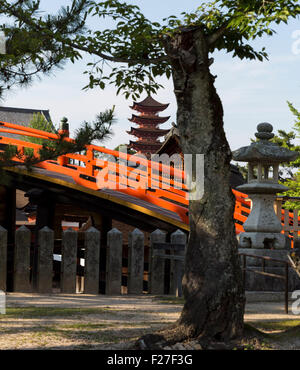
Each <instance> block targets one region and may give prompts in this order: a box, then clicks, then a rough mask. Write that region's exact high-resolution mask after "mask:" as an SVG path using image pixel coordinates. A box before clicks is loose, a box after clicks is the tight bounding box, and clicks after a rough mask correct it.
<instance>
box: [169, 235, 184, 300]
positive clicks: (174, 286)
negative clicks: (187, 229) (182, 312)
mask: <svg viewBox="0 0 300 370" xmlns="http://www.w3.org/2000/svg"><path fill="white" fill-rule="evenodd" d="M186 241H187V238H186V234H185V233H184V232H182V231H181V230H177V231H175V232H174V233H173V234H171V245H172V244H182V246H184V247H185V246H186ZM171 254H173V255H174V254H175V255H177V256H184V255H185V250H184V249H183V250H176V251H173V253H171ZM183 271H184V262H183V261H179V260H171V279H170V294H174V295H176V297H181V296H182V278H183Z"/></svg>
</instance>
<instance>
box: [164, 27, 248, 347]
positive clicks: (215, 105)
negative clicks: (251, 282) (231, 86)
mask: <svg viewBox="0 0 300 370" xmlns="http://www.w3.org/2000/svg"><path fill="white" fill-rule="evenodd" d="M167 52H168V53H169V55H171V54H172V58H171V61H172V68H173V80H174V87H175V94H176V98H177V104H178V112H177V125H178V129H179V132H180V137H181V146H182V149H183V152H184V153H190V154H194V153H196V154H197V153H198V154H204V160H205V164H204V175H205V180H204V196H203V197H202V199H200V200H192V201H190V205H189V218H190V236H189V241H188V246H187V251H186V261H185V274H184V278H183V293H184V297H185V305H184V308H183V311H182V313H181V317H180V319H179V322H178V324H179V327H180V332H181V333H182V334H183V336H185V337H201V338H207V339H215V340H224V341H226V340H229V339H232V338H234V337H237V336H240V335H241V334H242V331H243V315H244V303H245V298H244V290H243V286H242V274H241V268H240V265H239V260H238V255H237V239H236V235H235V227H234V220H233V211H234V196H233V193H232V191H231V188H230V183H229V175H230V160H231V151H230V148H229V145H228V142H227V140H226V137H225V133H224V128H223V109H222V103H221V100H220V98H219V96H218V94H217V92H216V89H215V87H214V77H213V76H212V75H211V74H210V71H209V64H210V63H209V59H208V46H207V42H206V40H205V38H204V36H203V34H202V32H201V30H199V29H198V30H191V31H183V32H182V33H181V34H178V35H177V36H175V37H174V38H173V39H170V40H169V45H168V48H167ZM176 53H177V56H178V57H177V58H175V57H176Z"/></svg>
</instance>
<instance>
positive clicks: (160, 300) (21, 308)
mask: <svg viewBox="0 0 300 370" xmlns="http://www.w3.org/2000/svg"><path fill="white" fill-rule="evenodd" d="M181 309H182V299H175V298H171V297H167V296H163V297H155V296H149V295H145V296H127V295H126V296H125V295H124V296H106V295H105V296H104V295H102V296H101V295H97V296H94V295H84V294H76V295H75V294H73V295H66V294H53V295H41V294H21V293H19V294H18V293H8V294H7V295H6V314H0V349H73V350H74V349H130V348H132V346H133V344H134V343H135V341H136V340H137V339H138V338H139V337H141V336H142V335H144V334H146V333H150V332H152V331H155V330H157V329H160V328H163V327H165V326H167V325H168V324H170V323H172V322H174V321H176V320H177V318H178V317H179V315H180V312H181ZM245 322H246V323H251V324H254V325H255V327H257V328H258V329H260V330H262V331H263V333H266V335H267V337H266V340H264V339H263V340H261V341H260V343H259V347H258V348H259V349H269V348H270V349H271V348H273V349H274V348H276V349H277V348H278V349H279V348H280V349H300V330H299V333H298V329H299V328H298V326H299V325H300V315H294V314H293V313H292V312H291V310H290V313H289V314H286V313H285V312H284V305H283V302H261V303H255V302H254V303H248V304H247V305H246V312H245ZM289 327H292V328H293V335H285V336H284V333H285V331H286V329H287V328H289ZM269 334H272V335H273V334H274V335H275V337H276V335H279V334H280V335H281V337H280V340H278V341H277V342H278V343H277V344H276V345H275V347H274V343H273V342H272V343H273V344H272V345H271V344H270V342H269V340H268V335H269ZM252 345H253V346H254V348H255V343H254V344H252ZM187 349H191V346H189V347H187Z"/></svg>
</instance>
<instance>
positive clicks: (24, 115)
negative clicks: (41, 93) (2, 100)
mask: <svg viewBox="0 0 300 370" xmlns="http://www.w3.org/2000/svg"><path fill="white" fill-rule="evenodd" d="M37 113H41V114H42V115H43V116H44V117H45V118H46V120H47V121H48V122H51V117H50V113H49V110H43V109H27V108H13V107H1V106H0V121H4V122H8V123H14V124H16V125H22V126H26V127H28V126H29V123H30V121H31V120H32V118H33V115H34V114H37ZM1 135H2V136H9V137H15V138H19V136H15V135H12V134H6V133H1Z"/></svg>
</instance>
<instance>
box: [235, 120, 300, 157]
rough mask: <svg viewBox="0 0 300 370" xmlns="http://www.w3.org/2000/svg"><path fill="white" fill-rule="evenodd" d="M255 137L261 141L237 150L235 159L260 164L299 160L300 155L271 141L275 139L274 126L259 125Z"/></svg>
mask: <svg viewBox="0 0 300 370" xmlns="http://www.w3.org/2000/svg"><path fill="white" fill-rule="evenodd" d="M257 131H258V132H256V133H255V136H256V137H257V138H258V139H259V141H257V142H254V143H252V144H251V145H249V146H244V147H242V148H239V149H237V150H235V151H234V152H233V153H232V154H233V159H234V160H235V161H239V162H256V163H257V162H260V163H266V162H267V163H270V164H271V163H285V162H291V161H294V160H296V159H297V157H298V155H299V153H297V152H295V151H291V150H289V149H287V148H283V147H281V146H279V145H278V144H276V143H272V142H270V141H269V140H270V139H272V138H273V137H274V134H273V132H272V131H273V126H272V125H271V124H270V123H266V122H264V123H260V124H259V125H257Z"/></svg>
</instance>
